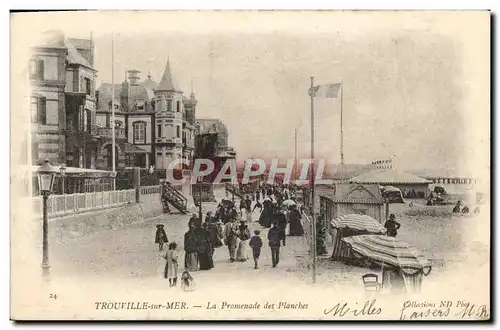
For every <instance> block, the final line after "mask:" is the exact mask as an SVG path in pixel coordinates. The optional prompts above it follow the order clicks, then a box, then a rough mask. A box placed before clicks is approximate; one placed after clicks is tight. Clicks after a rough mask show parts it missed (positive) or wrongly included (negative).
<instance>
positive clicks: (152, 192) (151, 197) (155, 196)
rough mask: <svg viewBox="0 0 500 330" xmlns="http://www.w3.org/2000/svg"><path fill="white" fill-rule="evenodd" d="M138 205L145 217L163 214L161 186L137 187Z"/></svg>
mask: <svg viewBox="0 0 500 330" xmlns="http://www.w3.org/2000/svg"><path fill="white" fill-rule="evenodd" d="M139 207H140V208H141V210H142V213H143V214H144V218H145V219H148V218H153V217H157V216H159V215H161V214H163V205H162V203H161V186H148V187H139Z"/></svg>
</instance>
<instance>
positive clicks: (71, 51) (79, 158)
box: [65, 39, 100, 168]
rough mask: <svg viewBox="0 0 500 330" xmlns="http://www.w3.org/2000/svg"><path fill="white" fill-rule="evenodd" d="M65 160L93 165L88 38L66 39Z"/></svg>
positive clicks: (90, 48) (91, 63) (95, 142)
mask: <svg viewBox="0 0 500 330" xmlns="http://www.w3.org/2000/svg"><path fill="white" fill-rule="evenodd" d="M65 45H66V49H67V52H68V55H67V63H66V88H65V97H66V163H67V165H68V166H70V167H81V168H96V166H97V164H96V163H97V145H98V140H99V133H100V132H98V131H97V129H96V125H95V121H96V106H95V104H96V98H95V77H96V72H97V71H96V70H95V69H94V49H93V45H92V41H91V40H85V39H67V40H66V41H65Z"/></svg>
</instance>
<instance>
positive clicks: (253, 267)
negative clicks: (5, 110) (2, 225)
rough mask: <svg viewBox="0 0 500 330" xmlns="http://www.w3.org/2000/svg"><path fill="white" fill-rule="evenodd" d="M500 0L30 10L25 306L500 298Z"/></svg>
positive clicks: (20, 188)
mask: <svg viewBox="0 0 500 330" xmlns="http://www.w3.org/2000/svg"><path fill="white" fill-rule="evenodd" d="M490 22H491V13H490V12H489V11H487V10H484V11H278V10H276V11H86V12H83V11H82V12H77V11H61V12H57V11H53V12H15V13H13V12H11V14H10V25H11V51H10V56H11V64H10V65H11V76H10V83H11V108H10V128H11V132H10V135H11V146H10V148H11V150H10V164H11V173H10V179H11V189H10V194H11V218H10V256H11V264H10V274H11V280H10V288H11V292H10V318H11V319H12V320H15V321H24V320H60V321H62V320H158V321H169V320H245V321H250V320H279V321H293V320H296V321H304V320H308V321H320V320H321V321H354V320H355V321H372V320H373V321H381V320H386V321H387V320H389V321H400V320H402V321H422V320H426V321H428V320H439V321H488V320H490V319H491V310H490V307H491V299H492V298H491V293H490V290H491V284H490V281H491V278H490V271H491V269H490V255H491V233H490V229H491V215H490V208H491V196H490V190H491V187H490V170H491V169H490V163H491V161H490V107H491V104H490V88H491V86H490V61H491V60H490V47H491V46H490V39H491V38H490V37H491V36H490V31H491V27H490V24H491V23H490Z"/></svg>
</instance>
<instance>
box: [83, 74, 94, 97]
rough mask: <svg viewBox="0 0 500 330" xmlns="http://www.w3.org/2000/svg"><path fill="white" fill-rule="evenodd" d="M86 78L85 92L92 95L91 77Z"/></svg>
mask: <svg viewBox="0 0 500 330" xmlns="http://www.w3.org/2000/svg"><path fill="white" fill-rule="evenodd" d="M84 79H85V92H86V93H87V95H92V90H91V88H90V79H89V78H84Z"/></svg>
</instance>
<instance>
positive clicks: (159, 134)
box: [156, 125, 162, 137]
mask: <svg viewBox="0 0 500 330" xmlns="http://www.w3.org/2000/svg"><path fill="white" fill-rule="evenodd" d="M156 128H157V132H158V137H161V135H162V134H161V125H156Z"/></svg>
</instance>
